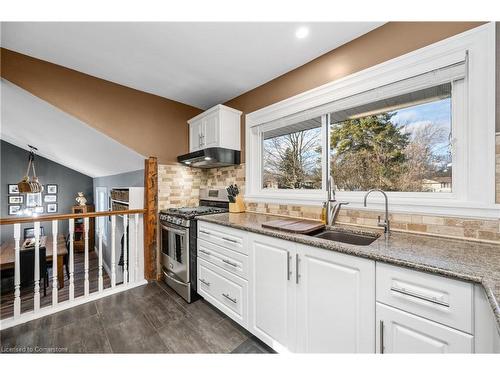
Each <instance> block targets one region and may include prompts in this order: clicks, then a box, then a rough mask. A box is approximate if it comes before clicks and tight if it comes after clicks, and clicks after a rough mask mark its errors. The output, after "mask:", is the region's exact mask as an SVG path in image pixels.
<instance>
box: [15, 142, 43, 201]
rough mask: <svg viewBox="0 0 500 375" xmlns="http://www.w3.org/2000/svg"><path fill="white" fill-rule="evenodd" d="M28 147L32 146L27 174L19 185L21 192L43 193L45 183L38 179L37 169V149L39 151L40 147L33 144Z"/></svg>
mask: <svg viewBox="0 0 500 375" xmlns="http://www.w3.org/2000/svg"><path fill="white" fill-rule="evenodd" d="M28 147H29V148H30V151H29V154H28V169H27V170H26V175H25V176H24V178H23V179H22V181H21V182H19V183H18V184H17V186H18V188H19V192H20V193H41V192H42V191H43V185H42V184H40V182H39V181H38V177H37V176H36V171H35V151H38V149H37V148H36V147H34V146H31V145H28ZM30 169H33V176H32V177H30Z"/></svg>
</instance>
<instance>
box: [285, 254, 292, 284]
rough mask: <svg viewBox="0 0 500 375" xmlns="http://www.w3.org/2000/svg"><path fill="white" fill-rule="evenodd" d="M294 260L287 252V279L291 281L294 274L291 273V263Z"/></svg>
mask: <svg viewBox="0 0 500 375" xmlns="http://www.w3.org/2000/svg"><path fill="white" fill-rule="evenodd" d="M291 260H292V257H291V255H290V253H289V252H288V251H287V252H286V279H287V280H290V276H291V274H292V272H291V271H290V261H291Z"/></svg>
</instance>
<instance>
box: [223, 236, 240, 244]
mask: <svg viewBox="0 0 500 375" xmlns="http://www.w3.org/2000/svg"><path fill="white" fill-rule="evenodd" d="M222 239H223V240H224V241H228V242H232V243H238V241H236V240H233V239H232V238H227V237H222Z"/></svg>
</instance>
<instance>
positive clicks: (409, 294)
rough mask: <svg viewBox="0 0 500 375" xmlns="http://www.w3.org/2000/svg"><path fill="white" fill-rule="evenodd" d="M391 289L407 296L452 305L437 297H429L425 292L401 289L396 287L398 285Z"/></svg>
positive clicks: (446, 305)
mask: <svg viewBox="0 0 500 375" xmlns="http://www.w3.org/2000/svg"><path fill="white" fill-rule="evenodd" d="M391 291H393V292H396V293H400V294H404V295H405V296H410V297H414V298H418V299H421V300H424V301H427V302H432V303H435V304H436V305H441V306H445V307H450V304H449V303H446V302H443V301H439V300H437V299H436V298H433V297H428V296H426V295H423V294H420V293H417V292H412V291H409V290H406V289H404V288H401V289H400V288H396V287H391Z"/></svg>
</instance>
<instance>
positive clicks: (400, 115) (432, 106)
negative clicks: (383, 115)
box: [392, 98, 451, 155]
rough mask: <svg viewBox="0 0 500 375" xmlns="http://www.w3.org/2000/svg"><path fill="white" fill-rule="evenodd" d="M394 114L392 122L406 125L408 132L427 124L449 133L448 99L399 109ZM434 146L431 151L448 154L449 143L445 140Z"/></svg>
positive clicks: (449, 102)
mask: <svg viewBox="0 0 500 375" xmlns="http://www.w3.org/2000/svg"><path fill="white" fill-rule="evenodd" d="M395 112H396V115H395V116H394V117H393V118H392V122H393V123H394V124H398V125H405V124H406V127H407V130H408V131H410V132H414V131H415V130H417V129H418V128H420V127H422V126H425V125H427V124H429V123H432V124H433V125H435V126H439V127H440V128H442V129H444V130H445V134H449V133H450V132H451V99H450V98H447V99H442V100H438V101H435V102H430V103H425V104H420V105H417V106H413V107H409V108H404V109H400V110H398V111H395ZM436 146H437V147H435V149H434V150H433V151H434V152H435V153H437V154H442V155H444V154H446V153H447V152H448V146H449V141H448V139H446V141H445V142H442V143H439V144H438V145H436Z"/></svg>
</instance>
